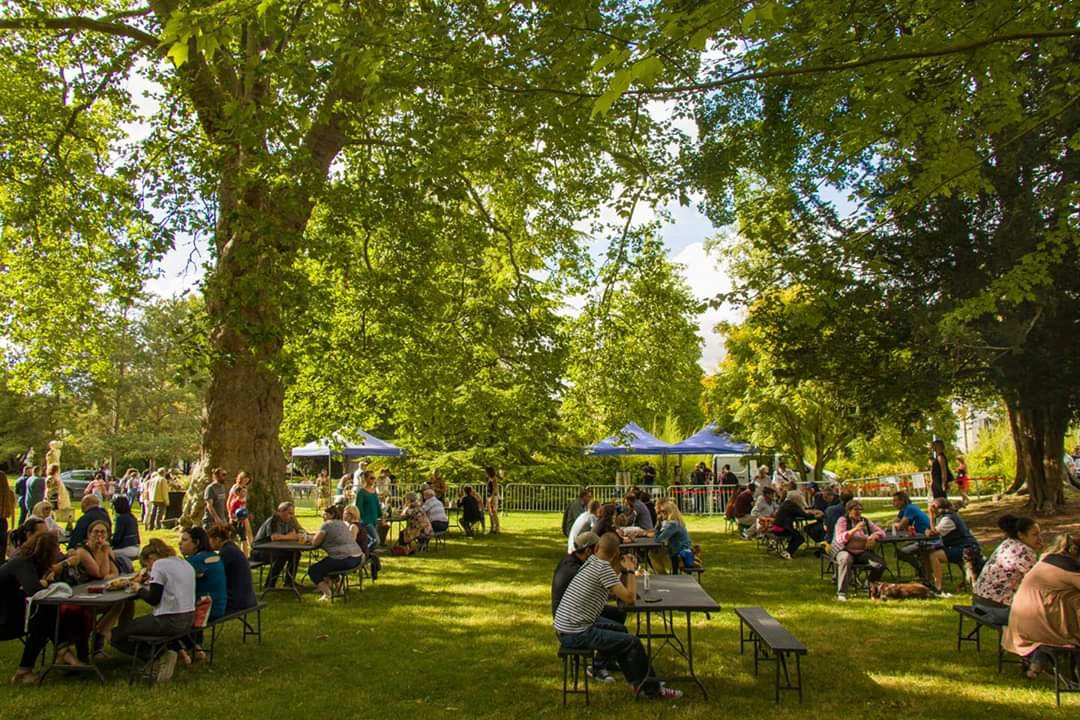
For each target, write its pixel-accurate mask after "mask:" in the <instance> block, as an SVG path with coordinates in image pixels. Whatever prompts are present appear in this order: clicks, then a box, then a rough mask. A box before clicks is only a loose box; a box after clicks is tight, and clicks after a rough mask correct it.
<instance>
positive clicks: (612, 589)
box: [554, 505, 682, 700]
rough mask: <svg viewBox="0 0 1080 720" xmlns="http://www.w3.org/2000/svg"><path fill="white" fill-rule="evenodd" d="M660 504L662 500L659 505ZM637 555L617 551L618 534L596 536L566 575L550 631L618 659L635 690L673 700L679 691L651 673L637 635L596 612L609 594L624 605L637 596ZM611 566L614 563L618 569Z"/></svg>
mask: <svg viewBox="0 0 1080 720" xmlns="http://www.w3.org/2000/svg"><path fill="white" fill-rule="evenodd" d="M661 507H663V505H662V506H661ZM636 565H637V560H636V559H635V558H633V557H632V556H629V555H627V556H620V554H619V537H618V536H617V535H615V534H614V533H607V534H605V535H602V536H600V541H599V542H598V543H597V545H596V552H595V554H593V555H591V556H589V557H588V558H587V559H586V560H585V561H584V562H583V563H582V565H581V568H580V569H579V570H578V571H577V573H576V574H575V575H574V577H573V579H571V580H570V584H569V585H567V587H566V591H565V592H564V593H563V596H562V599H561V600H560V601H559V604H558V607H557V608H556V610H555V622H554V625H555V634H556V636H557V637H558V638H559V644H560V645H561V646H562V647H564V648H567V649H571V650H572V649H592V650H596V651H597V652H599V653H603V654H604V655H605V656H608V657H613V658H614V659H615V660H616V662H618V664H619V667H620V668H621V669H622V671H623V675H624V676H625V677H626V680H627V681H628V682H629V683H630V684H631V689H632V690H633V692H634V693H635V694H637V693H638V692H640V693H643V694H644V695H645V696H646V697H649V698H656V699H661V700H675V699H677V698H680V697H682V692H681V691H679V690H675V689H673V688H668V687H664V686H663V685H662V684H661V683H659V682H658V681H657V680H656V679H655V678H654V677H651V676H650V671H649V658H648V656H646V654H645V647H644V646H643V645H642V644H641V640H640V639H639V638H637V637H636V636H634V635H631V634H630V633H628V632H624V631H622V630H620V629H618V628H617V627H613V625H614V623H611V622H610V621H607V620H605V619H604V618H602V617H601V611H602V610H603V609H604V607H605V606H606V605H607V601H608V596H609V595H614V596H615V597H616V599H618V600H620V601H622V602H623V603H625V604H627V605H633V604H634V603H635V602H636V601H637V584H636V579H635V577H634V574H633V572H634V568H635V567H636ZM614 568H618V569H619V571H621V574H620V573H617V572H616V570H615V569H614Z"/></svg>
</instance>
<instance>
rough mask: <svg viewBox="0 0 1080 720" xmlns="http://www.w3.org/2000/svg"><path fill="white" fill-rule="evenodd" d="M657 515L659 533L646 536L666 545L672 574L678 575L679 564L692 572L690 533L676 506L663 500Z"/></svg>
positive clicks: (692, 555)
mask: <svg viewBox="0 0 1080 720" xmlns="http://www.w3.org/2000/svg"><path fill="white" fill-rule="evenodd" d="M657 515H658V516H659V519H660V532H656V531H655V530H651V531H649V532H648V533H646V535H647V536H648V537H655V538H656V541H657V542H662V543H665V544H666V545H667V555H668V559H669V560H670V561H671V571H672V573H673V574H678V571H679V567H680V563H681V566H682V567H683V568H685V569H686V570H692V569H693V567H694V550H693V545H692V544H691V542H690V533H689V532H687V530H686V521H685V520H683V516H682V513H681V512H679V508H678V506H676V505H675V503H674V502H672V501H671V500H664V501H662V502H661V503H660V508H659V509H658V511H657ZM601 537H603V536H601Z"/></svg>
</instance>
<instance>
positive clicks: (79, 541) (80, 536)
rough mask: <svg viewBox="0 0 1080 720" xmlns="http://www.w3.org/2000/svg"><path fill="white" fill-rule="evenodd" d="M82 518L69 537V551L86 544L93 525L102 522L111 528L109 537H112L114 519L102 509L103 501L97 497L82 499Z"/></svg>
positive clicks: (90, 496)
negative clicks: (87, 532)
mask: <svg viewBox="0 0 1080 720" xmlns="http://www.w3.org/2000/svg"><path fill="white" fill-rule="evenodd" d="M82 511H83V514H82V517H81V518H79V521H78V522H77V523H75V529H74V530H72V531H71V535H70V536H69V537H68V550H74V549H75V548H77V547H79V546H80V545H83V544H85V543H86V531H87V530H88V529H89V528H90V525H91V523H94V522H97V521H98V520H101V521H102V522H104V523H105V525H106V526H108V528H109V536H110V537H111V536H112V518H110V517H109V512H108V511H107V510H106V509H105V508H103V507H101V500H100V499H99V498H98V496H97V495H85V496H84V497H83V499H82Z"/></svg>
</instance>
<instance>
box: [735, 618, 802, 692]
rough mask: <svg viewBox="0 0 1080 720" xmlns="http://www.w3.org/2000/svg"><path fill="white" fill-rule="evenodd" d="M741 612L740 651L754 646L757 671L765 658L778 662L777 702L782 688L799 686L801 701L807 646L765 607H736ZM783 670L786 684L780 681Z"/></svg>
mask: <svg viewBox="0 0 1080 720" xmlns="http://www.w3.org/2000/svg"><path fill="white" fill-rule="evenodd" d="M735 614H736V615H738V616H739V654H740V655H742V654H743V653H744V649H745V647H746V645H747V644H752V645H753V646H754V675H757V674H758V665H759V664H760V663H763V662H771V663H775V664H776V682H775V687H776V702H777V703H779V702H780V691H781V690H797V691H798V693H799V702H800V703H801V702H802V699H803V692H802V664H801V662H800V658H801V657H802V656H803V655H806V654H807V651H806V646H805V645H803V644H802V643H801V642H799V641H798V640H796V639H795V637H794V636H793V635H792V634H791V633H790V632H788V631H787V630H786V629H785V628H784V626H783V625H781V624H780V623H779V622H778V621H777V620H776V618H774V617H773V616H772V615H770V614H769V613H767V612H766V611H765V609H764V608H759V607H744V608H735ZM791 658H794V659H795V683H794V684H793V683H792V682H791V669H790V660H791ZM781 670H783V672H784V684H783V685H781V684H780V671H781Z"/></svg>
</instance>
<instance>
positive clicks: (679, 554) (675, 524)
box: [648, 500, 694, 572]
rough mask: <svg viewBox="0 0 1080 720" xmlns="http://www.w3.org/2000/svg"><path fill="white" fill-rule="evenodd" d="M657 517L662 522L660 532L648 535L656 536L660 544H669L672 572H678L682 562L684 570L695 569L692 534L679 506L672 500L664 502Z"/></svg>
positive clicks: (657, 510)
mask: <svg viewBox="0 0 1080 720" xmlns="http://www.w3.org/2000/svg"><path fill="white" fill-rule="evenodd" d="M656 515H657V518H656V519H657V520H659V521H660V531H659V532H656V531H655V530H652V531H649V533H648V535H650V536H653V535H655V536H656V539H657V541H658V542H662V543H665V544H667V551H668V558H669V559H670V560H671V570H672V572H677V571H678V569H679V565H680V562H681V563H682V567H683V568H685V569H686V570H690V569H691V568H693V567H694V550H693V545H692V543H691V541H690V533H689V532H687V530H686V521H685V520H683V516H682V513H681V512H680V511H679V508H678V506H677V505H676V504H675V503H674V502H673V501H671V500H662V501H661V502H660V506H659V507H658V508H657V509H656Z"/></svg>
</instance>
